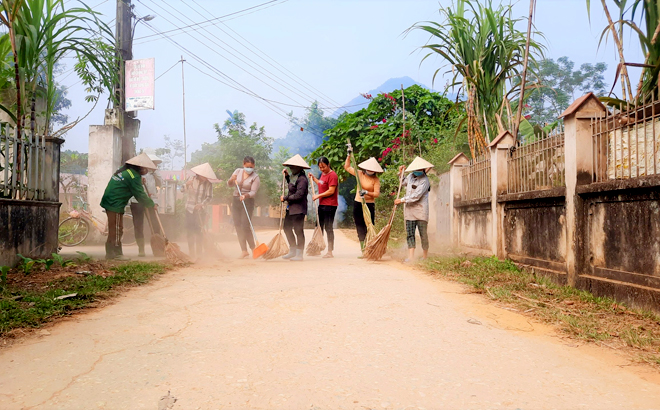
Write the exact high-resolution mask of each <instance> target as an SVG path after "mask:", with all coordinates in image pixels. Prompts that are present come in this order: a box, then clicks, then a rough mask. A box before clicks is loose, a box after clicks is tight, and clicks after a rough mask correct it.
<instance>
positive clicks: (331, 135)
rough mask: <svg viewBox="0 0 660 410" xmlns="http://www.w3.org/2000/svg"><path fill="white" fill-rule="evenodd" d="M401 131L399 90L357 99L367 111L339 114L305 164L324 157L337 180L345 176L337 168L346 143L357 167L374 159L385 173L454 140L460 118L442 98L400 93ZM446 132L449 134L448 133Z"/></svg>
mask: <svg viewBox="0 0 660 410" xmlns="http://www.w3.org/2000/svg"><path fill="white" fill-rule="evenodd" d="M404 95H405V107H406V113H405V114H406V115H405V123H406V124H405V128H406V131H405V132H404V131H403V104H402V99H401V90H395V91H392V92H391V93H384V94H379V95H377V96H371V95H368V94H363V95H362V96H363V97H365V98H367V99H369V100H371V102H370V103H369V105H368V106H367V107H366V108H363V109H361V110H360V111H357V112H355V113H353V114H343V115H342V116H340V117H339V122H338V123H337V125H335V126H334V127H333V128H331V129H329V130H327V131H325V137H326V138H325V140H324V141H323V143H322V144H321V146H319V147H318V148H317V149H316V150H315V151H314V152H312V153H311V154H310V155H309V160H310V161H312V162H314V161H315V160H316V159H318V158H319V157H321V156H325V157H327V158H328V159H329V160H330V162H331V163H332V164H333V169H335V170H337V172H338V173H339V174H340V178H341V179H344V178H345V177H346V173H345V172H344V170H343V168H342V167H341V164H343V162H344V160H345V159H346V139H347V138H349V139H350V140H351V143H352V145H353V148H354V149H355V153H356V157H357V159H358V161H362V160H366V159H368V158H369V157H374V158H376V159H378V161H379V162H380V163H381V165H382V166H383V167H384V168H386V167H388V166H389V165H398V164H403V163H407V162H410V161H412V159H414V157H415V156H416V155H420V151H421V155H424V154H425V153H426V152H427V151H428V150H429V149H431V148H432V147H433V146H434V145H436V144H440V143H441V142H442V141H443V140H445V139H446V138H451V137H450V135H451V136H453V131H454V130H455V129H456V126H457V125H458V122H459V119H460V116H461V113H460V109H456V108H455V104H454V103H452V102H451V101H450V100H448V99H447V98H445V97H444V96H442V95H441V94H438V93H435V92H432V91H429V90H427V89H425V88H423V87H420V86H418V85H413V86H410V87H408V88H407V89H405V90H404ZM448 130H451V133H450V132H448Z"/></svg>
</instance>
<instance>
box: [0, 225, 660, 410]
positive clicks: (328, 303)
mask: <svg viewBox="0 0 660 410" xmlns="http://www.w3.org/2000/svg"><path fill="white" fill-rule="evenodd" d="M310 236H311V235H310ZM265 237H269V235H267V236H265ZM337 241H338V244H337V251H336V254H337V255H338V256H339V257H338V258H335V259H333V260H327V259H318V258H314V259H311V260H308V261H305V262H302V263H295V262H288V261H282V260H278V261H270V262H263V261H257V262H255V261H237V260H232V261H230V262H219V263H215V264H213V265H209V266H195V267H191V268H186V269H182V270H179V271H176V272H172V273H168V274H167V275H165V276H163V277H162V278H161V279H160V280H159V281H157V282H155V283H153V284H151V285H148V286H144V287H141V288H136V289H134V290H131V291H130V292H128V293H127V294H125V295H123V296H121V297H119V298H118V300H117V301H116V303H114V304H112V305H111V306H107V307H105V308H102V309H97V310H94V311H90V312H89V313H86V314H82V315H78V316H76V317H75V318H73V319H71V320H67V321H65V322H61V323H59V324H56V325H55V326H52V327H50V328H47V331H42V333H43V334H41V335H36V336H34V337H30V338H28V339H27V340H25V341H24V342H22V343H19V344H17V345H15V346H13V347H11V348H7V349H5V350H2V351H0V368H1V369H2V372H1V373H0V408H2V409H33V408H34V409H143V408H145V409H159V410H164V409H175V410H176V409H244V408H249V409H270V408H281V409H418V408H419V409H422V408H425V409H437V408H474V409H477V408H478V409H483V408H492V409H498V408H502V409H551V408H552V409H556V408H558V409H578V408H584V409H591V408H599V409H616V408H626V409H641V408H646V409H651V408H659V407H660V384H658V378H657V376H656V375H655V374H654V373H653V372H650V371H649V372H645V371H644V369H643V368H642V369H640V368H636V367H634V366H631V367H629V366H628V364H629V362H628V361H627V360H626V359H625V358H623V357H618V356H616V355H615V354H614V353H611V352H610V351H609V350H607V349H603V348H597V347H590V346H577V345H576V344H575V342H573V341H567V340H562V339H560V338H558V337H556V335H555V334H554V332H552V331H551V330H549V329H547V328H545V327H543V326H541V325H538V324H531V323H529V322H528V321H527V320H526V319H525V318H523V317H521V316H519V315H517V314H515V313H512V312H509V311H506V310H503V309H500V308H497V307H495V306H492V305H490V304H489V302H487V301H486V300H485V299H483V298H481V297H479V296H475V295H470V294H465V289H464V288H463V287H461V286H459V285H456V284H453V283H448V282H444V281H437V280H434V279H432V278H430V277H428V276H426V275H424V274H423V273H420V272H416V271H414V270H413V269H410V268H407V267H404V266H403V265H401V264H399V263H397V262H388V263H378V264H374V263H368V262H364V261H361V260H357V259H356V256H357V250H356V245H355V244H354V243H353V242H351V241H349V240H348V239H346V238H345V237H344V236H343V235H342V234H339V235H338V238H337ZM237 252H238V247H237V246H235V245H234V244H233V243H232V244H231V246H228V251H227V252H226V254H227V255H234V254H237ZM168 392H170V393H169V396H168ZM164 396H166V398H165V399H163V397H164ZM174 398H176V402H175V401H174Z"/></svg>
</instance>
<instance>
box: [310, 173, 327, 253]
mask: <svg viewBox="0 0 660 410" xmlns="http://www.w3.org/2000/svg"><path fill="white" fill-rule="evenodd" d="M309 185H310V187H311V188H312V205H313V207H314V212H316V228H314V234H313V235H312V240H311V241H310V242H309V245H307V256H319V255H320V254H321V251H322V250H324V249H325V240H324V239H323V231H322V230H321V225H320V224H319V209H318V208H317V206H316V201H315V200H314V199H313V198H314V195H316V192H315V191H314V182H312V183H310V184H309Z"/></svg>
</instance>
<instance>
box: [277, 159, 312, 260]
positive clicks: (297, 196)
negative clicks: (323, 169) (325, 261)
mask: <svg viewBox="0 0 660 410" xmlns="http://www.w3.org/2000/svg"><path fill="white" fill-rule="evenodd" d="M282 165H284V166H287V167H289V171H287V169H286V168H285V169H283V170H282V174H284V177H285V178H286V182H287V184H288V188H289V190H288V193H287V194H286V195H282V196H281V197H280V201H281V202H285V201H286V202H287V203H288V205H287V209H286V216H285V217H284V234H285V235H286V238H287V240H288V241H289V253H288V254H286V255H284V256H283V257H282V258H284V259H289V260H292V261H302V260H303V250H304V249H305V231H304V226H305V215H307V189H308V188H309V181H308V180H307V176H305V170H306V169H309V168H310V166H309V165H307V163H306V162H305V160H304V159H303V158H302V157H301V156H300V154H296V155H294V156H293V157H291V158H289V159H288V160H286V161H285V162H284V163H283V164H282Z"/></svg>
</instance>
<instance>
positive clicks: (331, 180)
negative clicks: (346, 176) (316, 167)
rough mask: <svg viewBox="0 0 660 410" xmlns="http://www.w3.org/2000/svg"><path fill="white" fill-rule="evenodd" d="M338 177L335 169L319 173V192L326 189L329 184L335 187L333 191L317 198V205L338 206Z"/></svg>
mask: <svg viewBox="0 0 660 410" xmlns="http://www.w3.org/2000/svg"><path fill="white" fill-rule="evenodd" d="M338 185H339V177H338V176H337V173H336V172H335V171H330V172H328V173H327V174H324V173H321V178H319V194H322V193H324V192H325V191H327V190H328V189H329V188H330V187H331V186H333V187H335V193H334V194H332V195H330V196H326V197H325V198H321V199H320V200H319V205H329V206H339V200H338V196H339V189H337V186H338Z"/></svg>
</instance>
